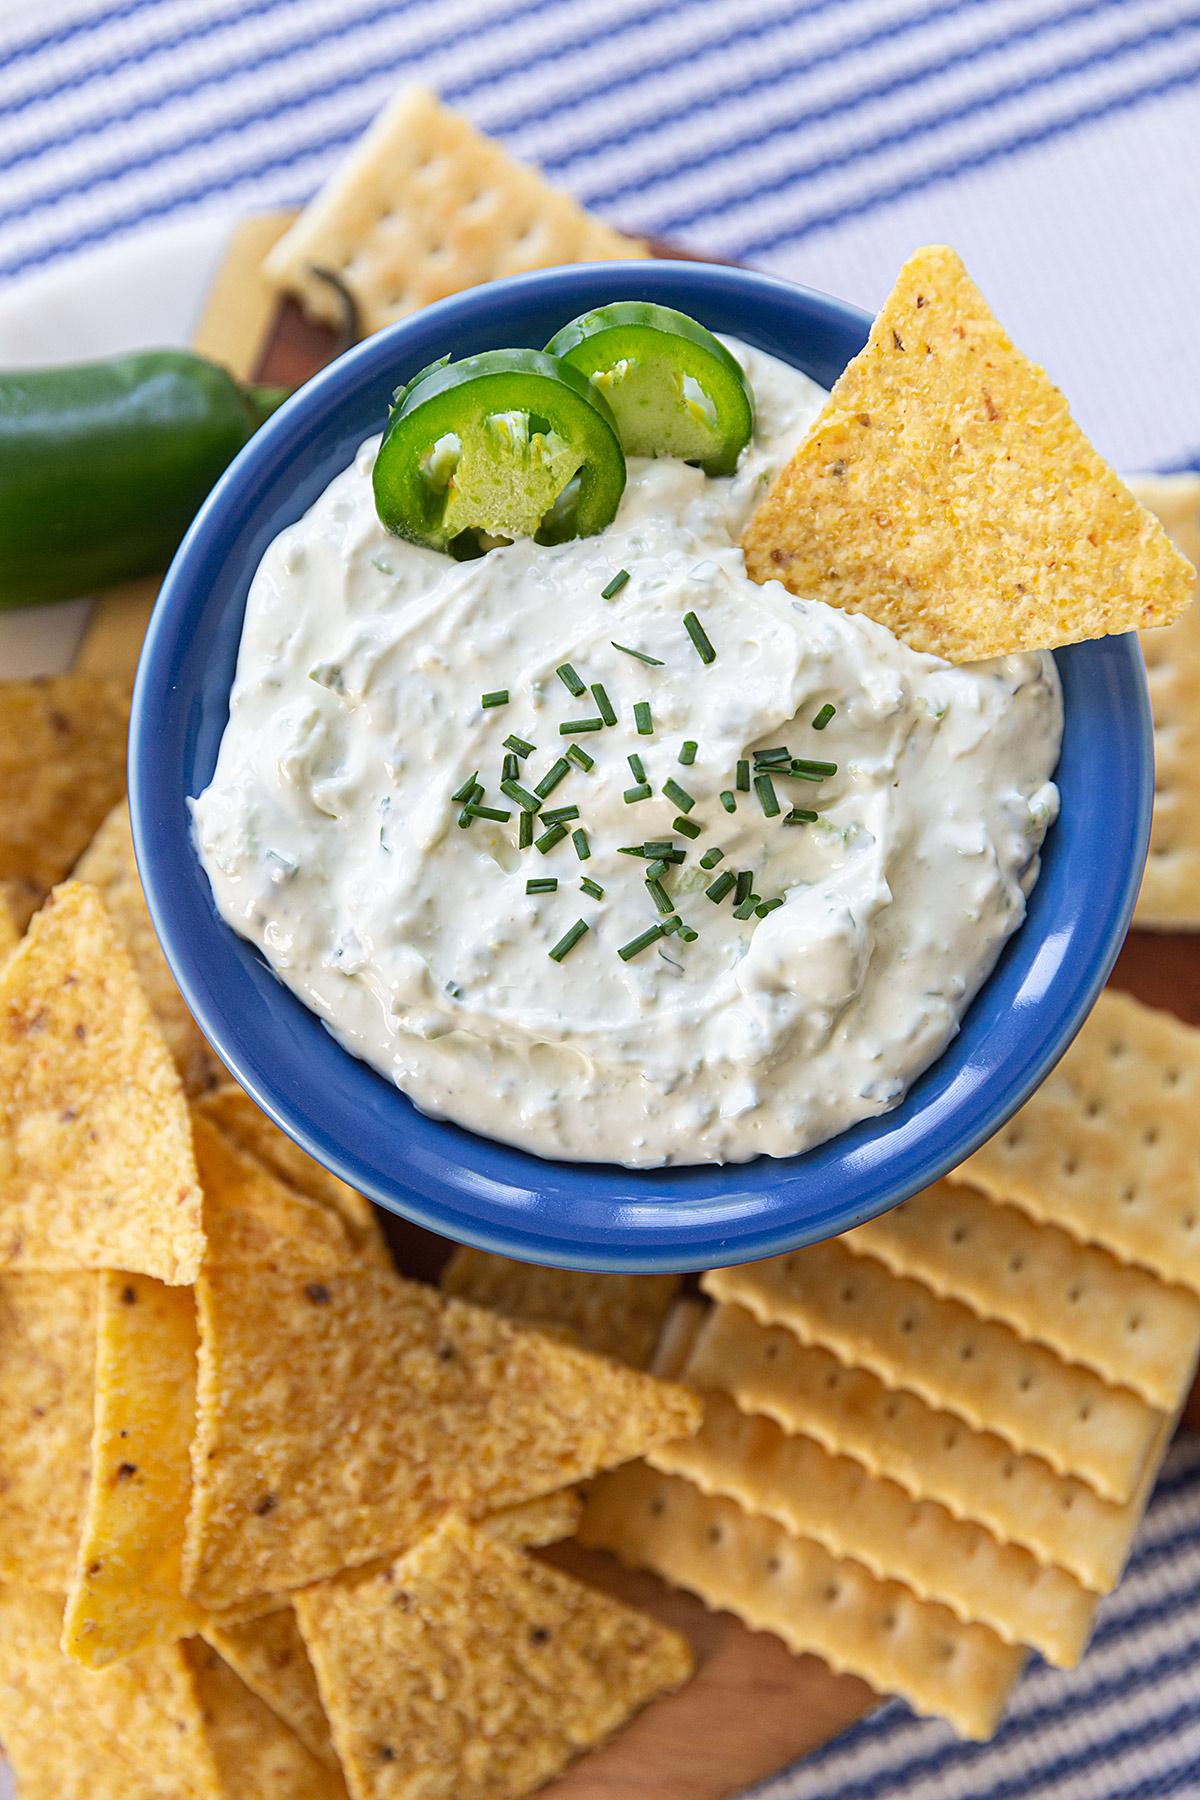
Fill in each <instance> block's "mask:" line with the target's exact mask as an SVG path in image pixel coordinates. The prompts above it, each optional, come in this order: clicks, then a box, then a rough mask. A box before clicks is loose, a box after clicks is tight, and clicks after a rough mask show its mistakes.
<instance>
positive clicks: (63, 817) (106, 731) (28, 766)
mask: <svg viewBox="0 0 1200 1800" xmlns="http://www.w3.org/2000/svg"><path fill="white" fill-rule="evenodd" d="M129 692H130V683H129V682H128V681H108V680H103V679H101V678H100V677H98V676H95V675H47V676H43V677H41V678H40V679H39V680H37V681H0V897H4V898H6V899H7V901H8V905H9V909H10V910H11V912H12V915H13V918H14V920H15V921H16V923H17V924H18V925H22V926H23V925H26V924H27V923H28V922H29V919H30V917H31V915H32V914H33V913H34V912H35V911H36V910H37V908H38V907H39V906H40V905H41V903H42V901H43V900H44V899H45V897H46V895H47V894H48V893H49V892H50V889H51V888H52V887H53V886H54V884H55V882H56V881H61V880H62V879H63V877H64V876H65V875H66V874H67V872H68V871H69V869H70V868H71V865H72V863H73V862H74V861H75V859H76V857H77V856H78V855H79V854H80V852H81V851H82V850H84V849H85V848H86V846H87V843H88V840H89V838H90V837H91V836H92V833H93V832H94V831H95V830H96V827H97V826H98V825H99V824H100V821H101V820H102V819H103V818H104V816H105V814H106V813H107V812H109V811H110V809H111V808H112V807H113V806H114V805H115V804H116V802H117V801H118V800H119V799H120V798H121V795H122V794H123V793H124V792H125V739H126V736H127V733H128V728H129Z"/></svg>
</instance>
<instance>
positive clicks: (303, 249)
mask: <svg viewBox="0 0 1200 1800" xmlns="http://www.w3.org/2000/svg"><path fill="white" fill-rule="evenodd" d="M646 254H647V252H646V250H645V248H644V246H643V245H641V244H639V243H636V242H635V241H634V240H633V239H631V238H626V237H622V235H621V234H620V233H619V232H617V231H614V230H613V229H612V228H611V226H608V225H604V224H602V223H601V221H600V220H599V219H594V218H592V217H591V216H590V214H588V213H586V212H584V210H583V208H582V207H581V206H580V205H579V203H578V201H576V200H573V199H572V198H571V196H570V195H569V194H564V193H562V192H560V191H559V190H558V189H557V188H553V187H551V186H550V185H549V183H548V182H546V181H545V180H544V179H543V178H542V176H541V175H539V174H538V172H537V170H536V169H530V168H526V167H525V166H524V165H523V164H521V163H517V162H514V161H513V160H512V158H511V157H510V156H509V155H508V153H507V151H505V150H504V149H503V148H502V146H501V145H500V144H498V143H495V142H494V141H493V140H492V139H490V138H486V137H481V136H480V134H479V133H478V132H477V131H475V130H474V129H473V128H472V126H471V125H470V124H469V123H468V122H467V120H466V119H464V118H463V117H462V115H461V114H460V113H454V112H450V111H448V110H447V108H445V107H444V106H442V104H441V103H440V101H439V100H438V99H437V96H436V95H434V94H431V93H430V92H429V91H428V89H426V88H419V87H405V88H402V89H401V90H400V92H399V93H398V94H397V95H396V97H395V99H394V100H392V101H391V102H390V103H389V105H387V106H385V107H384V109H383V111H382V112H381V113H380V114H379V117H378V118H377V119H376V120H375V122H374V124H373V125H372V126H371V127H370V129H369V130H368V131H367V133H366V135H365V136H364V137H363V138H362V140H361V141H360V143H359V144H358V145H357V146H356V147H355V149H354V150H352V151H351V153H350V155H349V156H348V157H346V158H345V160H344V161H342V162H341V163H340V164H339V165H338V167H337V169H336V170H335V172H334V174H333V175H332V176H331V178H330V179H329V181H328V182H327V183H326V184H325V186H324V187H323V188H322V189H321V191H320V193H319V194H318V195H317V196H316V198H315V199H314V200H312V201H310V202H309V204H308V205H307V206H306V207H305V209H304V211H303V212H302V213H301V215H300V217H299V218H298V219H297V220H296V223H295V224H294V225H293V226H292V227H291V229H290V230H288V231H286V232H285V233H284V235H283V237H282V238H281V239H280V240H279V242H278V243H277V244H276V245H275V246H274V248H273V249H272V250H271V251H269V252H268V254H267V256H266V258H265V259H264V262H263V271H264V273H265V274H266V275H267V276H268V278H269V279H270V280H271V281H273V282H275V283H276V284H277V286H279V287H282V288H286V289H288V290H289V291H290V292H291V293H293V294H298V295H299V296H300V298H301V299H302V300H303V302H304V306H305V310H306V311H307V312H308V313H309V314H310V315H311V316H312V317H313V318H316V319H326V320H329V321H331V322H333V323H338V322H339V320H340V313H339V310H338V305H337V299H336V296H335V295H334V294H333V293H332V292H331V290H330V288H329V285H328V283H325V282H322V281H320V280H319V279H317V278H316V277H314V275H313V273H312V271H313V269H314V268H319V269H330V270H332V271H333V272H334V273H335V274H337V275H340V276H341V278H342V280H343V281H344V282H345V283H346V285H347V287H348V288H349V289H350V291H351V293H352V294H353V295H354V297H355V299H356V300H357V302H358V306H359V311H360V314H361V317H362V322H363V325H364V327H365V329H366V330H367V331H378V330H379V328H380V326H381V325H390V324H391V322H392V320H393V319H399V318H402V317H403V315H404V314H405V313H410V312H415V311H416V309H417V308H418V307H421V306H427V305H428V304H429V302H430V301H431V300H441V299H443V298H444V297H445V296H446V295H447V294H458V293H461V292H462V290H463V289H464V288H469V287H476V286H478V285H479V283H481V282H484V281H495V280H496V279H497V278H498V277H499V276H501V275H520V274H524V273H525V272H526V271H527V270H529V269H545V268H549V267H550V266H551V265H552V264H555V263H571V262H599V261H606V260H609V259H611V258H613V257H619V258H624V257H638V256H645V255H646Z"/></svg>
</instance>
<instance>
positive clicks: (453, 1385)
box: [184, 1266, 699, 1608]
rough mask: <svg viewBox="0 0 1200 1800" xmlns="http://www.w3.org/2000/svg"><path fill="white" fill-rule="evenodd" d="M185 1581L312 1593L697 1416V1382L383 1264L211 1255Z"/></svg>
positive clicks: (202, 1289)
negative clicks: (246, 1261) (568, 1338)
mask: <svg viewBox="0 0 1200 1800" xmlns="http://www.w3.org/2000/svg"><path fill="white" fill-rule="evenodd" d="M197 1297H198V1300H199V1306H200V1382H199V1390H198V1393H199V1401H198V1428H197V1434H196V1440H195V1445H194V1450H193V1477H194V1486H193V1497H192V1511H191V1515H190V1518H189V1521H188V1545H187V1554H186V1556H185V1560H184V1586H185V1591H186V1592H188V1593H190V1594H191V1595H192V1596H193V1597H194V1598H196V1599H198V1600H199V1601H200V1602H201V1603H202V1604H203V1605H205V1606H209V1607H218V1608H219V1607H223V1606H230V1605H233V1604H236V1603H237V1602H238V1601H239V1600H241V1599H242V1598H243V1597H245V1596H246V1595H249V1594H254V1593H258V1592H261V1591H263V1590H268V1589H287V1588H295V1587H299V1586H301V1585H303V1584H304V1583H306V1582H310V1581H317V1580H320V1579H321V1578H322V1577H324V1576H326V1575H331V1574H334V1573H335V1572H336V1571H337V1570H339V1569H343V1568H346V1567H350V1566H353V1565H356V1564H359V1563H364V1562H367V1561H369V1560H370V1559H371V1558H373V1557H376V1556H379V1555H384V1554H390V1553H391V1552H393V1551H395V1550H396V1549H398V1548H401V1547H403V1546H405V1545H407V1544H410V1543H412V1542H413V1541H414V1540H415V1539H416V1538H417V1537H418V1536H419V1535H420V1534H421V1532H422V1531H424V1530H427V1529H428V1528H429V1526H430V1525H432V1524H434V1523H436V1521H437V1520H438V1519H439V1517H440V1516H441V1515H442V1514H443V1513H445V1512H447V1511H448V1510H450V1509H459V1510H463V1511H466V1512H470V1513H484V1512H489V1511H491V1510H493V1509H495V1508H497V1507H502V1506H510V1505H516V1504H518V1503H519V1502H521V1501H523V1500H529V1499H533V1498H535V1497H536V1496H537V1495H539V1494H545V1493H551V1492H553V1491H554V1490H555V1489H557V1488H561V1487H563V1486H565V1485H567V1484H568V1483H570V1482H573V1481H577V1480H580V1479H582V1478H583V1477H584V1476H586V1475H589V1474H591V1473H593V1472H594V1471H595V1470H597V1469H600V1468H607V1467H610V1466H611V1465H612V1464H614V1463H619V1462H624V1461H625V1460H626V1459H627V1458H628V1457H630V1456H634V1455H637V1454H638V1453H639V1450H640V1449H641V1448H642V1447H644V1446H646V1445H648V1444H649V1443H656V1442H659V1441H661V1440H662V1439H665V1438H671V1437H680V1436H683V1435H685V1434H686V1433H688V1432H690V1431H693V1430H695V1428H696V1425H697V1424H698V1422H699V1406H698V1403H697V1401H696V1400H695V1397H694V1396H693V1395H692V1394H690V1393H689V1392H687V1391H686V1390H685V1389H682V1388H678V1387H672V1386H669V1385H667V1384H665V1383H661V1382H658V1381H655V1380H654V1379H653V1377H651V1376H647V1375H642V1374H639V1373H638V1372H636V1371H635V1370H632V1369H624V1368H621V1367H619V1366H618V1365H617V1364H615V1363H610V1362H607V1361H606V1360H604V1359H603V1358H601V1357H596V1356H592V1355H590V1354H589V1353H588V1352H587V1351H583V1350H576V1349H573V1348H570V1347H568V1346H566V1345H563V1344H559V1343H555V1342H554V1341H552V1340H551V1339H550V1338H548V1337H546V1336H544V1335H543V1334H542V1333H540V1332H535V1331H529V1330H526V1329H524V1328H522V1327H521V1326H518V1325H514V1324H512V1323H510V1322H509V1321H508V1320H505V1319H500V1318H498V1317H496V1316H495V1315H494V1314H492V1313H486V1312H483V1311H481V1310H480V1309H479V1308H477V1307H473V1306H468V1305H466V1304H465V1303H464V1302H462V1301H458V1300H446V1299H443V1297H442V1296H441V1295H439V1294H438V1293H436V1292H435V1291H434V1290H433V1289H432V1288H427V1287H423V1286H422V1285H420V1284H419V1283H417V1282H412V1281H405V1280H404V1279H403V1278H401V1277H400V1276H390V1275H385V1274H382V1273H376V1272H374V1271H361V1272H359V1273H355V1274H338V1273H336V1272H333V1273H330V1272H323V1273H321V1274H320V1275H319V1276H317V1277H314V1276H313V1275H312V1274H311V1273H304V1272H301V1273H295V1274H290V1273H285V1272H277V1271H271V1270H267V1269H265V1268H263V1267H261V1266H258V1267H255V1266H247V1267H236V1266H231V1267H227V1268H213V1269H211V1270H209V1269H206V1270H205V1273H204V1274H203V1276H202V1277H201V1280H200V1282H199V1284H198V1288H197Z"/></svg>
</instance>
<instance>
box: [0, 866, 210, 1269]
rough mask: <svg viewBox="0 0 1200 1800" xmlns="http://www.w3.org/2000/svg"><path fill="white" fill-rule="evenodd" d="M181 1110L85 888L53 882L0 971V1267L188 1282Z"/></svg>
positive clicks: (193, 1256)
mask: <svg viewBox="0 0 1200 1800" xmlns="http://www.w3.org/2000/svg"><path fill="white" fill-rule="evenodd" d="M203 1246H204V1239H203V1234H202V1231H201V1219H200V1190H199V1186H198V1184H197V1178H196V1165H195V1161H194V1159H193V1156H192V1145H191V1131H190V1127H189V1122H188V1115H187V1106H186V1104H185V1102H184V1098H183V1092H182V1089H181V1087H180V1084H179V1076H178V1074H177V1073H176V1070H175V1065H174V1063H173V1062H172V1061H171V1057H170V1053H169V1052H168V1050H167V1047H166V1045H165V1044H164V1042H163V1040H162V1036H161V1034H160V1032H159V1030H158V1027H157V1025H156V1024H155V1022H154V1019H153V1017H152V1015H151V1013H150V1009H149V1007H148V1006H147V1004H146V1000H145V998H144V996H143V994H142V991H141V989H140V987H139V986H138V983H137V978H136V976H135V975H134V972H133V970H132V968H131V967H130V964H129V959H128V957H127V956H126V954H125V952H124V951H123V950H122V949H121V947H120V945H119V943H118V942H117V937H116V933H115V931H114V930H113V927H112V924H111V922H110V920H109V918H108V914H107V913H106V912H105V910H104V906H103V903H102V901H101V899H100V896H99V895H98V894H97V893H96V891H95V889H94V888H89V887H84V886H82V885H80V884H78V883H70V884H68V885H67V886H66V887H62V888H59V889H57V890H56V892H55V893H54V894H53V895H52V896H51V898H50V900H49V901H48V902H47V903H46V905H45V907H44V908H43V909H42V911H41V912H40V913H39V914H38V916H37V917H36V919H35V920H34V921H33V923H32V924H31V926H30V928H29V931H28V933H27V935H26V937H25V940H24V942H23V943H22V945H21V947H20V949H18V950H17V951H15V952H14V954H13V955H12V956H11V957H10V958H9V961H8V963H7V965H6V966H5V968H4V970H3V972H2V974H0V1267H6V1268H11V1269H80V1268H83V1269H86V1268H114V1267H115V1268H127V1269H133V1270H136V1271H138V1272H139V1273H141V1274H145V1275H154V1276H157V1277H158V1279H159V1280H161V1281H166V1282H169V1283H172V1284H179V1283H185V1282H188V1281H193V1280H194V1279H195V1277H196V1273H197V1271H198V1269H199V1265H200V1255H201V1251H202V1249H203Z"/></svg>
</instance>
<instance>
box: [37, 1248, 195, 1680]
mask: <svg viewBox="0 0 1200 1800" xmlns="http://www.w3.org/2000/svg"><path fill="white" fill-rule="evenodd" d="M96 1280H97V1283H98V1287H99V1294H98V1305H97V1314H98V1316H97V1329H96V1401H95V1422H94V1426H93V1430H92V1452H91V1464H92V1479H91V1485H90V1489H89V1493H88V1504H87V1511H86V1514H85V1516H84V1521H83V1530H82V1533H81V1536H80V1540H79V1553H78V1557H77V1559H76V1563H75V1567H74V1570H73V1573H72V1580H71V1586H70V1590H69V1592H68V1596H67V1608H66V1614H65V1617H64V1620H63V1644H62V1647H63V1649H64V1651H65V1652H66V1653H67V1654H68V1655H70V1656H74V1657H75V1658H76V1659H77V1660H78V1661H79V1662H81V1663H83V1664H84V1666H85V1667H86V1668H89V1669H103V1668H105V1667H107V1666H108V1664H109V1663H113V1662H119V1661H120V1660H121V1659H122V1658H124V1657H126V1656H130V1655H132V1653H133V1652H134V1651H135V1650H140V1649H143V1648H144V1647H146V1646H147V1645H152V1644H169V1643H173V1642H174V1641H175V1640H176V1639H177V1638H181V1637H188V1636H189V1635H190V1634H191V1633H192V1632H193V1631H195V1630H196V1629H197V1626H198V1623H199V1614H198V1612H197V1609H196V1608H195V1607H194V1606H192V1605H191V1604H190V1602H188V1601H186V1600H185V1599H184V1598H183V1593H182V1588H181V1585H180V1583H181V1573H182V1561H183V1534H184V1527H185V1525H186V1523H187V1513H188V1506H189V1504H190V1501H191V1494H192V1459H191V1442H192V1432H193V1430H194V1429H195V1423H196V1348H197V1336H196V1302H195V1297H194V1295H193V1292H192V1290H191V1288H169V1287H164V1286H163V1284H162V1283H161V1282H159V1281H153V1280H152V1279H151V1278H150V1276H148V1275H123V1274H119V1273H115V1272H112V1271H108V1272H106V1273H105V1274H102V1275H99V1276H97V1277H96Z"/></svg>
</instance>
